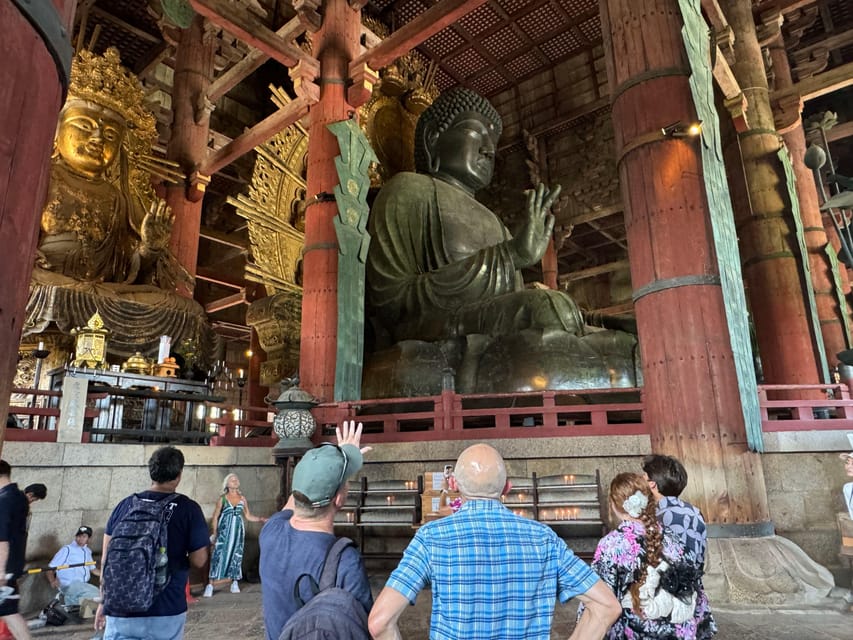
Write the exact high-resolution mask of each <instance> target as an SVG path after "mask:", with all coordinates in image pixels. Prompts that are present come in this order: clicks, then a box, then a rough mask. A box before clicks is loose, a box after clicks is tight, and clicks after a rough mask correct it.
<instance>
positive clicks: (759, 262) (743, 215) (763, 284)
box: [720, 0, 822, 384]
mask: <svg viewBox="0 0 853 640" xmlns="http://www.w3.org/2000/svg"><path fill="white" fill-rule="evenodd" d="M720 5H721V7H722V9H723V13H724V14H725V16H726V17H727V18H728V20H729V24H730V25H731V27H732V30H733V31H734V54H735V63H734V64H733V65H732V71H733V72H734V74H735V77H736V78H737V81H738V83H739V84H740V86H741V87H742V88H743V93H744V95H745V96H746V99H747V103H748V109H749V110H748V114H749V127H748V128H747V130H746V131H743V132H740V133H739V134H738V142H739V145H740V154H741V158H742V163H743V172H744V174H745V176H746V183H747V193H746V194H744V195H743V196H742V197H736V198H735V202H734V209H735V219H736V221H737V224H738V235H739V237H740V245H741V260H742V263H743V272H744V279H745V281H746V287H747V296H748V297H749V302H750V311H751V312H752V317H753V320H754V323H755V332H756V336H757V339H758V350H759V353H760V356H761V364H762V368H763V370H764V378H765V380H766V381H767V382H768V383H774V384H808V383H816V382H820V381H821V380H822V376H821V375H820V370H819V369H820V368H819V363H818V359H817V356H816V352H815V345H814V336H813V330H812V326H811V318H810V316H809V309H808V306H807V303H806V296H805V294H804V289H803V281H802V279H801V271H800V266H799V260H798V255H799V253H800V251H799V248H798V246H797V238H796V235H795V227H794V220H793V218H792V212H791V207H790V204H789V202H788V194H787V186H786V182H785V173H784V170H783V167H782V164H781V162H780V161H779V158H778V157H777V153H778V151H779V149H780V148H781V145H782V140H781V138H780V136H779V134H778V133H777V131H776V128H775V124H774V121H773V111H772V109H771V108H770V97H769V91H768V86H767V77H766V74H765V68H764V60H763V58H762V53H761V47H760V46H759V44H758V37H757V35H756V31H755V22H754V20H753V17H752V2H751V0H721V1H720ZM730 152H731V153H729V154H727V155H729V157H732V156H736V149H730ZM730 169H732V170H733V165H732V164H731V163H730Z"/></svg>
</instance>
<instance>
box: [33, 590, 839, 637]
mask: <svg viewBox="0 0 853 640" xmlns="http://www.w3.org/2000/svg"><path fill="white" fill-rule="evenodd" d="M383 582H384V577H383V576H378V577H376V578H375V579H373V580H372V583H373V587H374V593H378V591H379V590H380V589H381V588H382V584H383ZM241 588H242V592H241V593H239V594H231V593H228V590H227V585H226V586H225V588H223V589H221V590H219V591H217V592H216V593H214V595H213V597H212V598H209V599H207V598H201V599H199V602H198V603H195V604H191V605H190V608H189V612H188V614H187V626H186V632H185V635H184V637H185V638H186V640H212V639H213V638H229V639H230V640H264V629H263V619H262V618H261V585H260V584H249V583H243V584H242V585H241ZM195 591H196V590H195V589H194V592H195ZM198 593H200V589H199V590H198ZM575 610H576V606H575V605H574V604H573V603H571V602H570V603H569V604H568V605H566V606H559V607H557V611H556V615H555V618H554V627H553V632H552V638H554V639H555V640H556V639H557V638H561V639H564V638H566V637H567V636H568V634H569V632H570V631H571V629H572V626H573V621H574V614H575ZM714 611H715V615H716V618H717V624H718V626H719V628H720V633H719V634H718V635H717V636H716V638H717V640H853V613H850V612H848V611H847V605H846V604H845V603H844V602H843V601H842V600H841V599H836V600H828V601H827V606H826V607H811V608H798V609H793V608H769V607H766V606H756V607H738V608H733V607H716V608H715V609H714ZM429 613H430V598H429V594H428V593H423V594H421V596H420V597H419V598H418V602H417V604H416V605H415V606H414V607H412V608H411V609H409V610H408V611H407V612H405V613H404V614H403V616H402V618H401V625H400V626H401V630H402V635H403V638H404V639H405V640H427V638H428V629H429ZM32 634H33V637H35V638H42V637H44V638H49V639H53V638H56V639H59V638H62V639H63V640H66V639H67V640H89V638H91V637H92V635H93V631H92V628H91V626H90V625H64V626H62V627H44V628H41V629H35V630H33V631H32Z"/></svg>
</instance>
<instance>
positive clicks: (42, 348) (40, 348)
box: [38, 340, 44, 351]
mask: <svg viewBox="0 0 853 640" xmlns="http://www.w3.org/2000/svg"><path fill="white" fill-rule="evenodd" d="M38 350H39V351H44V341H43V340H39V348H38Z"/></svg>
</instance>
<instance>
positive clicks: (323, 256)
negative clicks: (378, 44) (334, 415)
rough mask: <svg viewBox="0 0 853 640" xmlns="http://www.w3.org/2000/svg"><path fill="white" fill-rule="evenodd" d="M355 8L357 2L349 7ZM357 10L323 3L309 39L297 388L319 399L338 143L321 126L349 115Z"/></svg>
mask: <svg viewBox="0 0 853 640" xmlns="http://www.w3.org/2000/svg"><path fill="white" fill-rule="evenodd" d="M355 4H357V3H355ZM360 35H361V11H360V10H359V9H358V8H353V7H351V6H350V4H349V3H348V2H347V0H326V2H324V3H323V24H322V27H321V28H320V30H319V31H317V32H316V33H315V34H314V36H313V48H314V53H313V55H314V57H315V58H317V60H319V62H320V76H319V82H318V84H319V86H320V96H319V97H320V99H319V102H317V103H316V104H314V105H312V106H311V108H310V112H309V117H310V127H309V130H308V162H307V165H308V166H307V173H308V176H307V185H308V186H307V193H308V202H307V206H306V209H305V248H304V253H303V256H304V258H303V281H302V335H301V339H300V347H299V348H300V355H299V377H300V386H301V387H302V388H303V389H304V390H306V391H308V392H309V393H311V394H312V395H314V396H315V397H317V398H320V399H323V400H331V399H332V398H333V397H334V387H335V364H336V363H335V360H336V358H335V356H336V352H337V337H338V291H337V289H338V240H337V235H336V232H335V226H334V223H333V219H334V217H335V215H336V214H337V211H338V209H337V204H336V203H335V200H334V196H333V195H332V194H333V191H334V188H335V186H336V185H337V184H338V174H337V170H336V168H335V157H336V156H337V155H338V154H339V153H340V151H339V149H338V141H337V139H336V138H335V136H334V135H333V134H332V133H331V131H329V130H328V129H327V128H326V125H328V124H330V123H332V122H339V121H341V120H346V119H347V118H350V117H354V115H355V106H353V105H351V104H350V103H349V102H348V100H347V98H348V96H347V83H348V80H349V70H348V66H349V63H350V62H351V61H352V60H353V59H354V58H355V57H356V54H357V53H358V46H359V38H360Z"/></svg>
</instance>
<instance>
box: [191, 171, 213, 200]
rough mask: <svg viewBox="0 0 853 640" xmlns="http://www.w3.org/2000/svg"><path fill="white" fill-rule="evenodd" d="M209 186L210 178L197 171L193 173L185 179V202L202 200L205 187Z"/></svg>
mask: <svg viewBox="0 0 853 640" xmlns="http://www.w3.org/2000/svg"><path fill="white" fill-rule="evenodd" d="M209 184H210V176H209V175H205V174H203V173H201V172H199V171H193V172H192V173H191V174H190V175H189V176H188V177H187V200H189V201H190V202H198V201H200V200H201V199H202V198H204V192H205V191H206V190H207V185H209Z"/></svg>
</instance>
